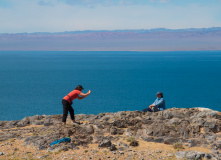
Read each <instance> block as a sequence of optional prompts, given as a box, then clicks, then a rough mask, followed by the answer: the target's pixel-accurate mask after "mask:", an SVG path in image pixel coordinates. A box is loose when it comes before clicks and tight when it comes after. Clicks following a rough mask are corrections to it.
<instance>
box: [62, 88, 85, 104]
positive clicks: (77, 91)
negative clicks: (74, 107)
mask: <svg viewBox="0 0 221 160" xmlns="http://www.w3.org/2000/svg"><path fill="white" fill-rule="evenodd" d="M80 93H81V91H79V90H73V91H71V92H70V93H69V94H68V95H69V96H70V98H71V101H73V100H74V99H76V98H77V96H78V95H79V94H80ZM68 95H67V96H65V97H64V98H63V99H64V100H66V101H68V102H69V103H71V102H70V98H69V96H68Z"/></svg>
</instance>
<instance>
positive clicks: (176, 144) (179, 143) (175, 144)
mask: <svg viewBox="0 0 221 160" xmlns="http://www.w3.org/2000/svg"><path fill="white" fill-rule="evenodd" d="M173 148H174V149H184V147H183V144H182V143H181V142H176V143H174V144H173Z"/></svg>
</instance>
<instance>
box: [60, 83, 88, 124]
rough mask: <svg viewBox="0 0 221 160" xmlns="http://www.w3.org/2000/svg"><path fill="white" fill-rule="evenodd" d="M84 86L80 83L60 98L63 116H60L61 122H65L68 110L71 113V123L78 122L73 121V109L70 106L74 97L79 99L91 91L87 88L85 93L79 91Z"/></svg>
mask: <svg viewBox="0 0 221 160" xmlns="http://www.w3.org/2000/svg"><path fill="white" fill-rule="evenodd" d="M83 89H84V88H83V87H82V86H81V85H78V86H77V87H76V88H75V90H73V91H72V92H70V93H69V94H68V95H66V96H65V97H64V98H63V99H62V105H63V117H62V123H63V124H66V119H67V116H68V111H69V113H70V115H71V120H72V121H73V123H78V122H76V121H75V117H74V109H73V108H72V106H71V105H72V101H73V100H74V99H76V98H77V99H79V100H82V99H84V98H85V97H87V96H88V95H89V94H90V93H91V91H90V90H89V91H88V92H87V93H86V94H84V93H82V92H81V91H82V90H83Z"/></svg>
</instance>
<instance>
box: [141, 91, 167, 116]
mask: <svg viewBox="0 0 221 160" xmlns="http://www.w3.org/2000/svg"><path fill="white" fill-rule="evenodd" d="M165 109H166V105H165V100H164V99H163V93H162V92H157V99H156V100H155V101H154V103H153V104H151V105H150V106H149V108H145V109H143V110H142V111H143V112H157V111H163V110H165Z"/></svg>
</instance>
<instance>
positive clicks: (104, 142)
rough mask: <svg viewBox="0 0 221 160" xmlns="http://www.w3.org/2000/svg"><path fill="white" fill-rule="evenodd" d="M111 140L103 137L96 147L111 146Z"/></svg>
mask: <svg viewBox="0 0 221 160" xmlns="http://www.w3.org/2000/svg"><path fill="white" fill-rule="evenodd" d="M111 144H112V143H111V141H110V140H109V139H103V140H102V141H101V142H100V143H99V145H98V147H110V146H111Z"/></svg>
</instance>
